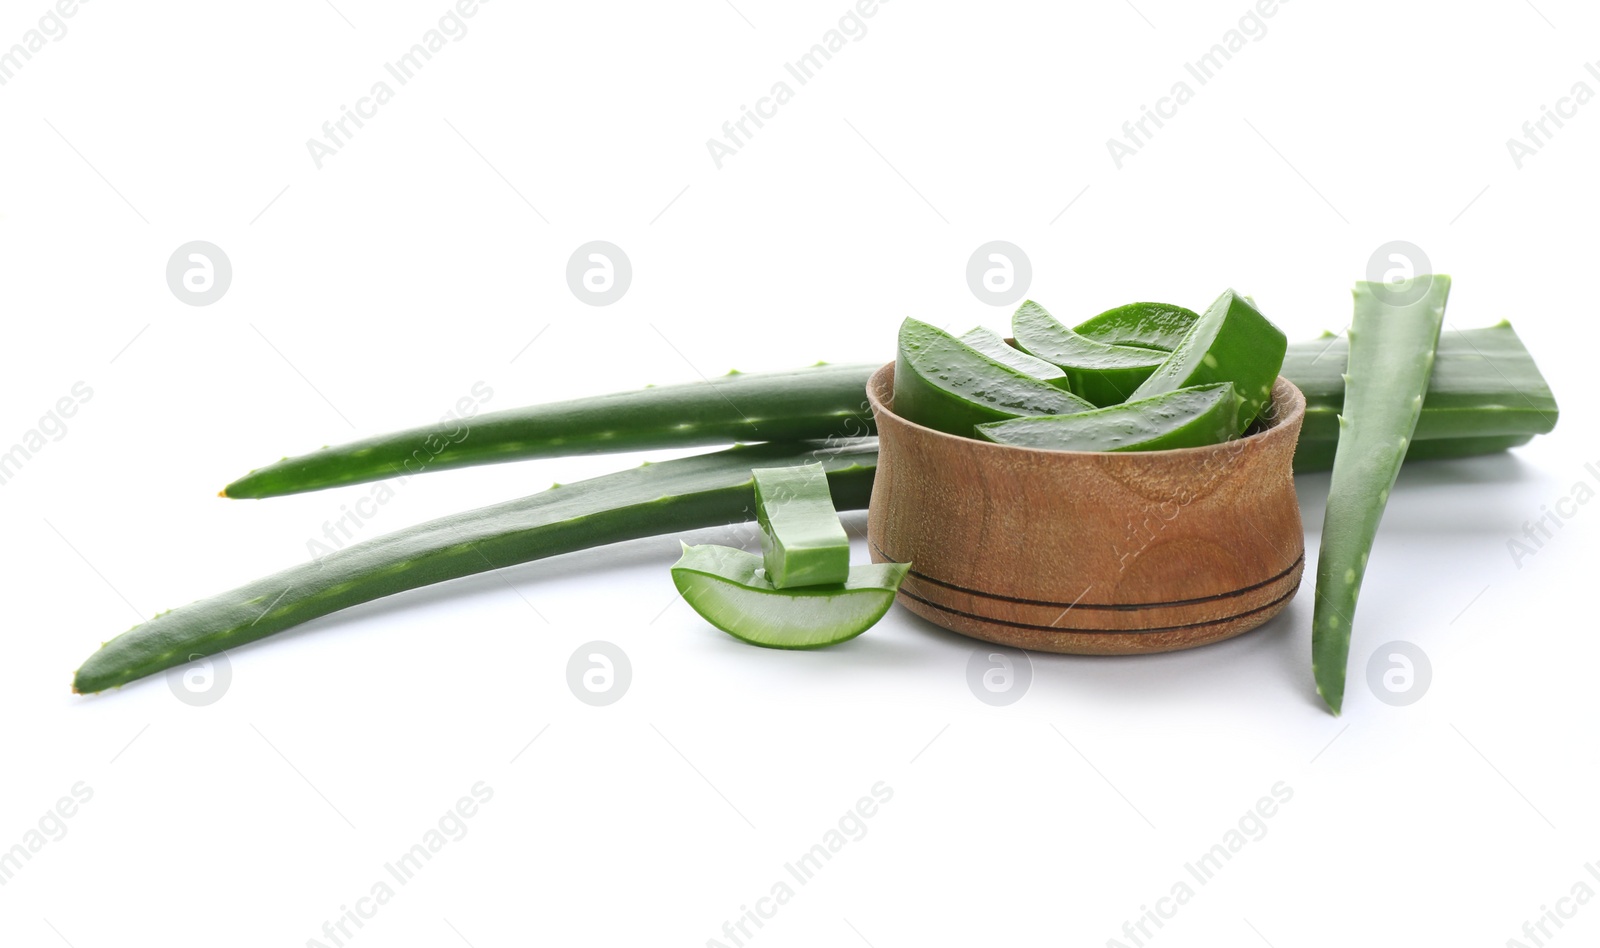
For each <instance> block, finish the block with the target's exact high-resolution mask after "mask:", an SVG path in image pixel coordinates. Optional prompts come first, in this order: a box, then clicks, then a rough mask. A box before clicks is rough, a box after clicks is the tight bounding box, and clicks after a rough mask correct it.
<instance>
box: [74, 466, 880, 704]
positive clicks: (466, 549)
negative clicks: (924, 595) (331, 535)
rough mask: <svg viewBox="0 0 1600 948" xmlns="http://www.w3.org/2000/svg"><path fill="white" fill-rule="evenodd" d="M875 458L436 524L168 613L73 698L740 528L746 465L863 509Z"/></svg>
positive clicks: (116, 651) (106, 659)
mask: <svg viewBox="0 0 1600 948" xmlns="http://www.w3.org/2000/svg"><path fill="white" fill-rule="evenodd" d="M877 449H878V446H877V442H876V441H875V440H868V441H864V442H855V443H849V444H845V445H842V446H839V447H827V446H821V445H818V444H816V443H814V442H813V443H804V444H786V445H751V446H745V447H737V448H730V449H728V450H726V451H718V452H716V453H714V454H703V455H699V456H697V457H690V458H683V459H681V460H675V461H661V462H659V463H655V464H646V465H645V466H643V467H639V468H634V469H633V470H629V471H622V472H620V473H616V474H605V475H602V476H600V477H595V478H590V479H589V480H586V481H576V482H574V483H571V484H565V485H562V486H560V487H554V488H551V489H550V490H547V491H543V492H541V493H538V494H534V495H532V496H529V497H524V498H522V499H520V500H513V501H508V502H506V503H503V504H495V505H494V506H492V507H483V508H481V509H478V510H471V511H467V512H466V513H460V514H453V515H451V516H448V517H440V518H439V519H437V520H430V521H428V522H427V523H422V524H418V525H417V526H414V527H410V528H408V529H405V530H400V531H398V532H395V533H390V534H386V535H384V536H381V537H377V538H375V539H372V540H368V541H367V542H365V543H359V544H356V545H355V546H350V547H346V548H344V549H342V550H339V551H338V552H336V553H330V554H329V555H327V556H325V557H322V558H321V559H319V560H316V561H314V562H309V563H302V564H300V565H299V566H292V567H290V568H289V569H286V570H284V571H283V572H281V573H276V574H274V575H272V576H268V577H266V578H265V579H258V580H256V581H255V582H253V583H248V584H246V585H244V586H241V587H239V588H238V589H235V590H232V591H231V592H225V593H222V594H221V595H218V596H213V597H211V598H210V599H202V600H200V601H199V602H195V603H191V604H189V605H187V606H181V607H179V608H177V609H173V610H172V611H171V612H164V613H162V614H161V615H159V616H157V617H155V618H154V619H151V620H150V621H149V622H146V623H144V624H143V625H138V626H135V627H133V628H132V629H131V630H129V631H127V632H124V633H123V634H121V635H119V636H117V637H116V638H114V639H112V640H111V641H109V642H107V643H105V645H104V646H102V647H101V649H100V650H99V651H97V652H95V653H94V654H93V655H91V656H89V659H88V660H87V661H85V662H84V663H83V667H82V668H79V669H78V674H77V676H76V678H75V679H74V681H73V690H74V691H78V692H94V691H104V690H105V689H107V688H114V687H117V686H118V685H123V684H127V683H128V682H130V681H134V680H136V679H139V678H143V677H144V676H146V675H153V674H155V673H157V672H160V671H165V670H166V669H168V668H172V667H174V666H177V665H183V664H187V663H188V662H190V661H193V660H194V659H196V658H199V657H200V656H203V655H212V654H215V653H217V652H221V651H223V650H225V649H230V648H233V647H234V646H236V645H243V644H244V643H246V642H253V641H255V640H256V639H260V638H265V637H266V636H269V635H272V634H273V633H275V632H281V631H283V630H284V629H288V628H293V627H294V626H297V625H300V624H301V623H304V622H307V621H309V620H311V619H315V618H317V617H319V616H325V615H328V614H329V613H333V612H338V611H339V610H341V609H348V608H350V607H351V606H354V605H359V604H360V603H363V602H371V601H372V600H374V599H381V598H383V597H384V596H391V595H393V594H395V593H397V592H403V591H404V590H407V589H416V588H417V587H419V586H427V585H430V584H432V583H440V582H444V581H445V580H448V579H456V578H458V577H461V576H469V575H471V574H473V573H482V572H486V571H488V570H493V569H499V568H501V567H503V566H511V565H513V564H516V563H526V562H528V561H530V560H537V559H541V558H543V557H546V556H555V555H557V554H560V553H570V552H572V551H574V550H584V549H589V548H590V547H596V546H603V545H605V544H608V543H616V542H619V541H622V540H632V539H636V538H638V537H646V536H655V535H657V534H663V533H680V532H683V531H686V530H694V529H697V528H700V527H712V526H719V525H722V524H728V523H739V522H743V521H747V520H749V519H751V516H752V514H751V511H752V510H753V509H754V503H755V489H754V486H753V484H754V478H753V477H752V476H751V473H750V472H751V468H753V467H762V466H778V465H788V464H803V463H806V462H808V461H820V462H822V464H823V466H824V467H825V468H827V472H828V482H829V485H830V486H831V487H832V489H833V502H834V505H835V506H836V507H838V508H840V509H861V508H865V507H866V506H867V500H868V498H869V497H870V496H871V493H872V475H873V472H874V471H875V470H876V469H877V463H878V450H877Z"/></svg>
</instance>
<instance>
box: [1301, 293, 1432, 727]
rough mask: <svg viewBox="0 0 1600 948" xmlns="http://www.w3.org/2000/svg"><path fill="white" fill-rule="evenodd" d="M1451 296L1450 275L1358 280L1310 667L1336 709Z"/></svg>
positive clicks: (1320, 562) (1324, 523) (1321, 691)
mask: <svg viewBox="0 0 1600 948" xmlns="http://www.w3.org/2000/svg"><path fill="white" fill-rule="evenodd" d="M1449 295H1450V278H1449V277H1447V276H1432V277H1428V276H1419V277H1417V278H1416V279H1415V280H1413V281H1409V282H1407V283H1401V284H1392V283H1358V284H1356V291H1355V298H1356V311H1355V319H1354V320H1353V321H1352V322H1351V325H1350V333H1349V336H1350V368H1349V374H1347V375H1346V376H1345V393H1344V411H1343V412H1342V413H1341V414H1340V416H1339V448H1338V451H1337V452H1336V453H1335V455H1334V459H1333V476H1332V480H1331V481H1330V482H1329V485H1328V504H1327V513H1326V514H1325V515H1324V517H1323V521H1322V550H1321V552H1320V553H1319V554H1318V556H1317V592H1316V601H1315V604H1314V605H1313V607H1312V630H1311V670H1312V674H1313V676H1314V677H1315V678H1316V681H1317V693H1318V694H1320V695H1322V698H1323V700H1324V701H1326V702H1327V703H1328V707H1329V708H1331V709H1332V710H1333V713H1335V714H1338V713H1339V709H1340V707H1341V706H1342V705H1343V703H1344V685H1345V666H1346V664H1347V662H1348V659H1349V655H1350V626H1351V622H1352V620H1353V619H1354V618H1355V614H1356V599H1357V597H1358V596H1359V595H1360V593H1361V580H1362V578H1363V576H1364V575H1365V573H1366V570H1367V556H1368V554H1369V553H1370V552H1371V550H1372V541H1373V539H1374V538H1375V537H1376V536H1377V533H1378V522H1379V521H1381V520H1382V519H1383V509H1384V507H1385V505H1387V504H1388V502H1389V491H1390V490H1391V489H1392V488H1393V487H1394V482H1395V478H1397V477H1398V476H1399V475H1400V464H1401V462H1403V461H1404V460H1405V457H1406V450H1407V449H1408V448H1409V447H1410V446H1411V436H1412V433H1413V432H1414V431H1415V430H1416V427H1417V418H1418V416H1420V415H1421V413H1422V398H1423V393H1425V392H1426V391H1427V390H1428V379H1429V377H1430V376H1431V375H1432V374H1433V364H1434V359H1435V352H1436V351H1437V348H1438V345H1439V330H1440V329H1441V328H1442V326H1443V324H1444V306H1445V300H1446V298H1447V297H1448V296H1449Z"/></svg>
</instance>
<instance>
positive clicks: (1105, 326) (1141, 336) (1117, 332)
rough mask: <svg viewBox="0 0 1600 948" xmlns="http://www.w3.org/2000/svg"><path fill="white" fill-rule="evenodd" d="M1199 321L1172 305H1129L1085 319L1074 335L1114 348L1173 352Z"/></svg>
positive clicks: (1196, 316)
mask: <svg viewBox="0 0 1600 948" xmlns="http://www.w3.org/2000/svg"><path fill="white" fill-rule="evenodd" d="M1199 318H1200V314H1199V313H1196V312H1195V311H1194V310H1192V309H1184V308H1183V307H1182V306H1174V305H1172V304H1171V303H1129V304H1127V305H1125V306H1118V307H1117V308H1115V309H1108V310H1106V311H1105V312H1103V313H1101V314H1100V315H1098V316H1094V317H1091V318H1089V319H1086V320H1084V321H1083V322H1081V323H1079V324H1078V325H1076V326H1074V327H1072V331H1073V332H1075V333H1077V334H1078V335H1080V336H1084V337H1086V338H1089V339H1093V340H1094V341H1096V342H1103V343H1105V344H1107V345H1111V346H1139V347H1142V348H1145V349H1157V350H1160V351H1162V352H1171V351H1172V350H1174V349H1176V348H1178V343H1180V342H1182V341H1183V337H1184V336H1185V335H1186V334H1187V333H1188V332H1189V327H1190V326H1193V325H1194V324H1195V322H1196V320H1198V319H1199Z"/></svg>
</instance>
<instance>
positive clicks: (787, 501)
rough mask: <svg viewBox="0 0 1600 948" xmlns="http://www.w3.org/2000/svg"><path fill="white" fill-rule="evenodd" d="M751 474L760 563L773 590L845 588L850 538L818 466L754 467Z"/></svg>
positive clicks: (826, 476)
mask: <svg viewBox="0 0 1600 948" xmlns="http://www.w3.org/2000/svg"><path fill="white" fill-rule="evenodd" d="M751 473H752V474H754V475H755V481H756V522H757V523H759V524H760V526H761V552H762V558H763V562H764V563H765V565H766V569H767V578H768V579H769V580H771V581H772V585H774V586H776V587H778V588H779V589H785V588H787V587H790V586H814V585H819V584H822V583H842V582H844V581H845V579H846V577H848V576H849V575H850V538H849V537H847V536H845V532H844V524H842V523H840V522H839V512H838V511H836V510H834V509H833V496H832V495H831V494H830V493H829V492H828V473H827V471H825V470H824V469H823V467H822V465H821V464H802V465H799V466H797V467H758V468H755V469H754V470H753V471H751Z"/></svg>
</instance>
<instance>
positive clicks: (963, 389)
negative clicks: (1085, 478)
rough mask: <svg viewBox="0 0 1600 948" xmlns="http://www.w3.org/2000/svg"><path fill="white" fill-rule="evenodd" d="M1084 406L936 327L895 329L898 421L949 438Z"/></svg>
mask: <svg viewBox="0 0 1600 948" xmlns="http://www.w3.org/2000/svg"><path fill="white" fill-rule="evenodd" d="M1093 407H1094V406H1093V405H1090V404H1089V403H1088V402H1085V401H1084V400H1083V399H1081V398H1078V397H1077V396H1075V395H1073V394H1072V393H1070V392H1066V391H1063V390H1061V389H1059V388H1056V387H1055V386H1054V385H1051V384H1050V383H1049V382H1044V381H1041V380H1039V379H1036V378H1034V377H1033V376H1030V375H1025V374H1023V373H1022V372H1019V371H1017V370H1016V369H1015V368H1013V367H1011V366H1009V365H1006V364H1005V363H1004V362H998V361H996V360H994V359H992V358H990V357H989V356H986V355H984V354H983V353H981V352H979V351H978V350H977V349H974V348H973V347H971V346H969V345H967V344H966V343H964V342H962V341H961V340H959V339H957V338H956V337H954V336H952V335H950V334H949V333H947V332H945V331H944V330H942V329H939V328H938V327H936V326H930V325H928V324H927V323H924V322H921V321H920V320H915V319H907V320H906V321H905V322H903V323H901V324H900V346H899V353H898V355H897V357H896V359H895V369H894V410H895V413H896V414H898V415H899V416H900V417H902V418H905V419H907V420H910V421H913V422H916V423H917V424H919V425H923V426H925V427H928V428H933V429H935V430H938V431H944V432H947V433H949V434H953V435H961V436H963V437H968V438H970V437H972V429H973V426H974V425H979V424H982V423H983V422H986V421H999V420H1000V419H1002V418H1018V417H1021V416H1023V415H1059V414H1063V413H1065V412H1074V411H1083V410H1085V409H1088V408H1093Z"/></svg>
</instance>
